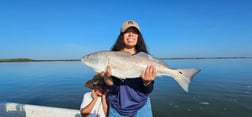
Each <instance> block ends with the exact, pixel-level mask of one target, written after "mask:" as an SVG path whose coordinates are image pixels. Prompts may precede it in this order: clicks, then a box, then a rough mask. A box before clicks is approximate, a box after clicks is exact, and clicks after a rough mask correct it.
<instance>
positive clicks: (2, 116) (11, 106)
mask: <svg viewBox="0 0 252 117" xmlns="http://www.w3.org/2000/svg"><path fill="white" fill-rule="evenodd" d="M0 117H81V115H80V111H79V110H75V109H67V108H56V107H48V106H37V105H29V104H19V103H8V102H5V103H3V102H2V103H1V102H0Z"/></svg>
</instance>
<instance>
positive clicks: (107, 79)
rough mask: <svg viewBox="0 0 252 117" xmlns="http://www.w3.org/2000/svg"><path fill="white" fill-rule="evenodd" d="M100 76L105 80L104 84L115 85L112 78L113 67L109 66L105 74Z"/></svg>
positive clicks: (102, 73)
mask: <svg viewBox="0 0 252 117" xmlns="http://www.w3.org/2000/svg"><path fill="white" fill-rule="evenodd" d="M99 74H100V76H102V77H103V79H104V82H105V83H106V84H107V85H113V80H112V78H111V75H112V69H111V66H107V69H106V71H105V72H104V71H103V72H101V73H99Z"/></svg>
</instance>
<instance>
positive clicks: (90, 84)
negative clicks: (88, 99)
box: [84, 74, 104, 89]
mask: <svg viewBox="0 0 252 117" xmlns="http://www.w3.org/2000/svg"><path fill="white" fill-rule="evenodd" d="M94 82H99V83H100V84H104V81H103V78H102V77H101V76H100V75H98V74H96V75H95V76H94V77H93V78H92V79H91V80H89V81H87V82H86V83H85V84H84V86H85V87H87V88H90V89H93V84H94Z"/></svg>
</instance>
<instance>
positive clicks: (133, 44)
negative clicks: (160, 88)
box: [100, 20, 156, 117]
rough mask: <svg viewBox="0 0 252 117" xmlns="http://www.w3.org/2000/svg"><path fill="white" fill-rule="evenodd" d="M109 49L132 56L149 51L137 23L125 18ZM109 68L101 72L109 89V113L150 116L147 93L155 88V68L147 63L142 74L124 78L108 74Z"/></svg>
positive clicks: (110, 69)
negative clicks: (115, 39)
mask: <svg viewBox="0 0 252 117" xmlns="http://www.w3.org/2000/svg"><path fill="white" fill-rule="evenodd" d="M112 51H125V52H129V53H130V54H132V55H134V54H137V53H138V52H145V53H148V51H147V49H146V45H145V42H144V39H143V37H142V34H141V32H140V28H139V25H138V24H137V23H136V22H135V21H132V20H128V21H126V22H124V23H123V25H122V27H121V31H120V34H119V36H118V38H117V41H116V42H115V44H114V46H113V47H112ZM112 69H113V68H111V67H110V66H108V67H107V71H105V72H101V73H100V75H101V76H103V77H104V81H105V84H106V85H107V88H108V94H107V101H108V103H109V116H111V117H114V116H116V117H118V116H119V117H120V116H123V117H125V116H127V117H131V116H137V117H138V116H144V117H151V116H152V111H151V104H150V99H149V94H150V93H151V92H152V91H153V87H154V79H155V77H156V69H155V67H154V66H153V65H150V66H147V68H146V70H145V71H143V72H142V75H141V77H139V78H133V79H125V80H121V79H119V78H116V77H113V76H111V74H112Z"/></svg>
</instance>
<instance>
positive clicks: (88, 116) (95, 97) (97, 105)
mask: <svg viewBox="0 0 252 117" xmlns="http://www.w3.org/2000/svg"><path fill="white" fill-rule="evenodd" d="M85 86H86V87H88V88H90V89H92V91H91V92H87V93H85V94H84V95H83V99H82V103H81V107H80V112H81V115H82V117H107V111H108V105H107V101H106V88H105V87H104V81H103V79H102V78H101V77H100V76H99V75H95V76H94V77H93V79H91V80H89V81H88V82H86V83H85Z"/></svg>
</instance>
